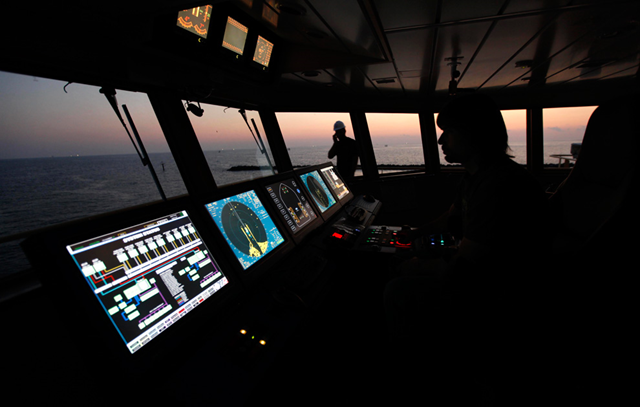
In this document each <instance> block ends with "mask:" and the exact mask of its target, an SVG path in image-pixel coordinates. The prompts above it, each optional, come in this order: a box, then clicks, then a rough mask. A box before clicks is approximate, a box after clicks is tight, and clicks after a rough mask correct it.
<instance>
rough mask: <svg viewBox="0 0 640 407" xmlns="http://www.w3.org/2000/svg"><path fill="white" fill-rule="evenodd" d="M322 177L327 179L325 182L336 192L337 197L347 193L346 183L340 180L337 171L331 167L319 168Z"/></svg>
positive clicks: (344, 195)
mask: <svg viewBox="0 0 640 407" xmlns="http://www.w3.org/2000/svg"><path fill="white" fill-rule="evenodd" d="M320 171H321V172H322V175H323V176H324V179H325V180H327V183H328V184H329V186H330V187H331V189H332V190H333V192H334V193H335V194H336V196H337V197H338V199H340V200H341V199H342V198H344V197H346V196H347V195H349V189H348V188H347V185H346V184H345V183H344V181H342V179H341V178H340V177H339V176H338V173H337V172H336V170H335V169H334V168H333V167H326V168H322V169H321V170H320Z"/></svg>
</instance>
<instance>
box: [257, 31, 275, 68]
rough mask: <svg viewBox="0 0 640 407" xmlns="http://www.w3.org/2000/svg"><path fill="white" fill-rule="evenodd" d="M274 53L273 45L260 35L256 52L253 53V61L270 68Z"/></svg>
mask: <svg viewBox="0 0 640 407" xmlns="http://www.w3.org/2000/svg"><path fill="white" fill-rule="evenodd" d="M272 52H273V43H272V42H271V41H269V40H267V39H265V38H264V37H262V36H260V35H258V40H257V41H256V51H255V52H254V53H253V61H254V62H257V63H259V64H260V65H262V66H264V67H265V68H268V67H269V62H270V61H271V53H272Z"/></svg>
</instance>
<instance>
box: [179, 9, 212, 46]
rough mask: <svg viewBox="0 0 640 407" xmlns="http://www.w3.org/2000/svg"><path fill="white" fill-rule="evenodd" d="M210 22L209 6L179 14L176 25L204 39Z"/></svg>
mask: <svg viewBox="0 0 640 407" xmlns="http://www.w3.org/2000/svg"><path fill="white" fill-rule="evenodd" d="M210 21H211V6H200V7H194V8H190V9H188V10H183V11H181V12H179V13H178V22H177V25H178V27H180V28H183V29H185V30H187V31H189V32H191V33H194V34H196V35H197V36H199V37H202V38H204V39H206V38H207V35H208V34H209V22H210Z"/></svg>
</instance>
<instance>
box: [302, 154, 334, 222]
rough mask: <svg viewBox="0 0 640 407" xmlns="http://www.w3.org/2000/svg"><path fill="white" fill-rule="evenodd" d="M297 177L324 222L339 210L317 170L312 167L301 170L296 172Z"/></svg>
mask: <svg viewBox="0 0 640 407" xmlns="http://www.w3.org/2000/svg"><path fill="white" fill-rule="evenodd" d="M298 175H299V176H300V180H301V181H302V184H303V185H304V187H305V188H306V189H307V192H308V193H309V195H310V196H311V197H312V198H313V202H314V203H315V204H316V207H317V208H318V210H319V212H320V214H321V216H322V217H323V218H324V219H325V220H327V219H329V218H330V217H331V216H333V215H334V214H335V213H336V212H337V211H338V210H340V207H341V206H340V205H339V204H338V202H337V201H336V199H335V198H334V196H333V194H332V193H331V191H330V190H329V187H328V186H327V184H326V183H325V181H324V179H323V178H322V176H321V175H320V171H319V169H317V168H316V167H312V169H302V170H299V171H298Z"/></svg>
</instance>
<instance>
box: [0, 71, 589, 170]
mask: <svg viewBox="0 0 640 407" xmlns="http://www.w3.org/2000/svg"><path fill="white" fill-rule="evenodd" d="M65 85H67V84H66V82H61V81H54V80H49V79H43V78H35V77H32V76H24V75H16V74H10V73H6V72H0V123H1V125H0V159H11V158H30V157H50V156H68V155H77V154H78V155H104V154H133V153H135V151H134V149H133V147H132V145H131V142H130V141H129V138H128V137H127V134H126V131H125V130H124V128H123V127H122V125H121V124H120V122H119V121H118V119H117V118H116V115H115V114H114V112H113V110H112V109H111V107H110V105H109V104H108V102H107V100H106V98H105V97H104V95H102V94H100V93H99V88H97V87H93V86H87V85H81V84H75V83H71V84H69V85H67V86H66V93H65V90H64V88H65ZM117 98H118V103H119V105H122V104H126V105H127V107H128V109H129V111H130V112H131V114H132V116H133V119H134V121H135V124H136V127H137V129H138V132H139V133H140V136H141V138H142V140H143V142H144V143H145V146H146V148H147V151H149V152H150V153H154V152H166V151H169V149H168V146H167V143H166V141H165V140H164V137H163V136H162V132H161V130H160V126H159V125H158V122H157V120H156V118H155V115H154V113H153V110H152V109H151V105H150V103H149V101H148V99H147V97H146V95H145V94H142V93H132V92H125V91H118V93H117ZM202 107H203V108H204V110H205V113H204V116H203V117H202V118H198V117H195V116H193V115H191V114H189V117H190V119H191V123H192V125H193V127H194V129H195V131H196V134H197V135H198V139H199V141H200V143H201V145H202V147H203V149H204V150H219V149H231V148H252V147H254V146H255V143H254V141H253V138H252V136H251V133H250V132H249V129H248V128H247V125H246V124H245V122H244V120H243V119H242V117H241V115H240V114H239V113H238V110H237V109H232V108H226V107H224V106H209V105H202ZM593 109H594V108H593V107H591V108H577V109H546V110H545V114H544V121H545V134H548V135H549V137H554V139H560V140H569V141H576V140H580V139H581V138H582V134H583V133H584V126H585V125H586V122H587V120H588V117H589V116H590V114H591V112H592V111H593ZM247 113H248V116H249V117H248V118H249V120H250V119H251V118H254V119H255V120H256V122H257V124H258V126H259V131H260V132H261V134H262V136H263V137H264V130H263V129H262V126H261V124H260V120H259V116H258V114H257V112H247ZM276 115H277V118H278V121H279V123H280V127H281V130H282V133H283V136H284V139H285V142H286V143H287V146H288V147H300V146H311V145H320V146H328V145H330V144H331V135H332V134H333V123H334V122H335V121H336V120H342V121H343V122H344V123H345V124H346V126H347V135H350V136H351V137H353V128H352V127H351V122H350V119H349V115H348V114H347V113H277V114H276ZM503 116H504V119H505V122H506V124H507V128H508V130H509V136H510V142H511V143H517V142H518V141H519V140H521V141H524V139H523V137H524V134H525V127H526V124H525V113H524V110H520V111H503ZM367 121H368V123H369V127H370V131H371V137H372V140H373V142H374V145H376V144H380V143H383V144H392V143H394V142H397V143H407V142H412V141H415V142H419V140H420V133H419V124H418V116H417V115H410V114H406V115H405V114H394V115H389V114H368V115H367Z"/></svg>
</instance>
